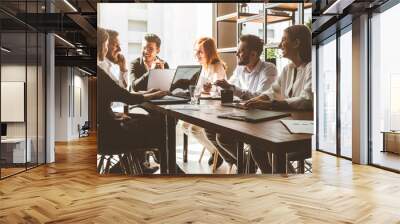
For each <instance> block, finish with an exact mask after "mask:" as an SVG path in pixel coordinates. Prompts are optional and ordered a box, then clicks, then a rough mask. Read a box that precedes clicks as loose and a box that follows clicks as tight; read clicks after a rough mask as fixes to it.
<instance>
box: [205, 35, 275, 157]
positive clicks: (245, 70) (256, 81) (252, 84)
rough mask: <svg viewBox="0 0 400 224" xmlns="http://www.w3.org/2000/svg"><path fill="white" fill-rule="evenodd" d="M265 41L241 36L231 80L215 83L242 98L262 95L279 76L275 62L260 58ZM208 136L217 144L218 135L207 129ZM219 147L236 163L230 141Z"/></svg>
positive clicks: (224, 155) (223, 153)
mask: <svg viewBox="0 0 400 224" xmlns="http://www.w3.org/2000/svg"><path fill="white" fill-rule="evenodd" d="M263 47H264V43H263V41H262V40H261V39H260V38H259V37H257V36H254V35H243V36H241V37H240V43H239V47H238V51H237V53H236V57H237V61H238V66H237V67H236V69H235V71H234V72H233V75H232V76H231V77H230V79H229V81H227V80H225V79H221V80H217V81H216V82H215V84H216V85H217V86H219V87H221V88H223V89H232V90H233V93H234V95H235V96H238V97H240V98H241V99H242V100H248V99H250V98H253V97H256V96H258V95H260V94H261V93H262V92H264V91H265V90H267V89H268V88H269V87H270V86H271V84H272V83H273V82H274V81H275V79H276V77H277V71H276V67H275V65H274V64H272V63H269V62H264V61H261V60H260V55H261V53H262V51H263ZM206 133H207V137H208V138H209V139H210V140H211V141H212V142H213V143H214V144H215V145H217V142H216V135H215V133H212V132H210V131H207V132H206ZM220 143H221V144H220V146H222V147H217V149H218V152H219V154H220V155H221V156H222V158H223V159H224V160H225V161H227V162H228V163H235V161H236V149H235V146H234V145H231V144H230V142H226V141H220Z"/></svg>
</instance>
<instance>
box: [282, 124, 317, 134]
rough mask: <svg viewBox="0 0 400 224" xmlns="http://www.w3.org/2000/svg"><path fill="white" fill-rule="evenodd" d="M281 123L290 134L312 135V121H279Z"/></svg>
mask: <svg viewBox="0 0 400 224" xmlns="http://www.w3.org/2000/svg"><path fill="white" fill-rule="evenodd" d="M281 122H282V124H283V125H285V127H286V128H287V129H288V130H289V132H290V133H292V134H311V135H312V134H314V121H308V120H281Z"/></svg>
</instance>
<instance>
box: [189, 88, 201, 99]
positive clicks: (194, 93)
mask: <svg viewBox="0 0 400 224" xmlns="http://www.w3.org/2000/svg"><path fill="white" fill-rule="evenodd" d="M189 93H190V104H200V95H201V90H200V88H197V86H195V85H190V86H189Z"/></svg>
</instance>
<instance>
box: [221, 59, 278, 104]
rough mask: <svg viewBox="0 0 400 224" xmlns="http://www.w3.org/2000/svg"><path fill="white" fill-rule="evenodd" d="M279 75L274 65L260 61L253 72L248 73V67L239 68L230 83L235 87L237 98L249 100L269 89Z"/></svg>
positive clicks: (234, 92)
mask: <svg viewBox="0 0 400 224" xmlns="http://www.w3.org/2000/svg"><path fill="white" fill-rule="evenodd" d="M277 73H278V72H277V71H276V67H275V65H274V64H272V63H269V62H264V61H261V60H259V61H258V63H257V65H256V66H255V67H254V68H253V70H252V71H251V72H249V71H247V68H246V66H237V67H236V69H235V71H234V72H233V74H232V76H231V78H230V79H229V81H228V82H229V83H230V84H232V85H234V86H235V87H234V91H233V94H234V95H235V96H238V97H240V98H241V99H244V100H247V99H250V98H253V97H256V96H259V95H261V94H262V92H264V91H265V90H267V89H269V88H270V86H271V84H272V83H273V82H274V81H275V80H276V77H277Z"/></svg>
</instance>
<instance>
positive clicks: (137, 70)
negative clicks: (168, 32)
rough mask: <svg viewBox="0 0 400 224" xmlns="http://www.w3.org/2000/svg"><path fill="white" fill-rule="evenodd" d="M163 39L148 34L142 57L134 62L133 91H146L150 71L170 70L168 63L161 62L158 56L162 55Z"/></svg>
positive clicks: (132, 73) (144, 42)
mask: <svg viewBox="0 0 400 224" xmlns="http://www.w3.org/2000/svg"><path fill="white" fill-rule="evenodd" d="M160 46H161V39H160V38H159V37H158V36H157V35H155V34H151V33H148V34H146V35H145V36H144V38H143V42H142V48H143V49H142V56H141V57H138V58H136V59H135V60H134V61H133V62H132V65H131V66H132V69H131V76H133V77H132V79H131V80H133V81H132V84H131V90H134V91H146V90H147V82H148V74H149V73H148V71H149V70H150V69H168V68H169V66H168V63H167V62H165V61H163V60H161V59H160V58H159V57H158V56H157V55H158V54H159V53H160Z"/></svg>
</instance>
